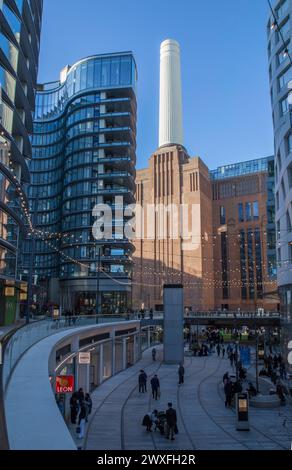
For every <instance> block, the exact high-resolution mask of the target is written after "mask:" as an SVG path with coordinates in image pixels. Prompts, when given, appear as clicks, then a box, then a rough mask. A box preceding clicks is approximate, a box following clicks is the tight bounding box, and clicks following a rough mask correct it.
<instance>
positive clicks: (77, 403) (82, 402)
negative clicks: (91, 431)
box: [70, 388, 92, 439]
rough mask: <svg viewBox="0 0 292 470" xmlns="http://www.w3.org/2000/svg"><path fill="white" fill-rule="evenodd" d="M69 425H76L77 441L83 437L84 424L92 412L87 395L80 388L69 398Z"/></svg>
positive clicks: (90, 402) (89, 398) (90, 401)
mask: <svg viewBox="0 0 292 470" xmlns="http://www.w3.org/2000/svg"><path fill="white" fill-rule="evenodd" d="M70 409H71V423H72V424H77V428H76V433H77V435H78V437H79V439H82V438H83V437H84V431H85V423H86V422H87V421H88V416H89V415H90V413H91V410H92V400H91V397H90V395H89V393H84V391H83V389H82V388H80V389H79V390H78V392H74V393H73V395H72V397H71V398H70Z"/></svg>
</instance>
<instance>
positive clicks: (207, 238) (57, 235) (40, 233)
mask: <svg viewBox="0 0 292 470" xmlns="http://www.w3.org/2000/svg"><path fill="white" fill-rule="evenodd" d="M10 163H11V165H12V162H10ZM12 172H13V169H12ZM13 179H14V182H15V185H16V189H17V192H18V195H19V197H20V204H21V208H22V210H23V213H24V214H25V216H26V219H27V223H28V226H29V234H30V235H32V236H35V237H36V238H38V239H40V240H42V241H44V242H45V243H46V245H47V246H48V247H49V248H50V249H51V250H53V251H55V252H56V253H58V254H59V255H60V256H61V257H62V258H63V259H64V260H66V261H67V262H70V263H73V264H75V265H78V266H79V267H81V268H84V269H88V268H89V266H88V263H85V262H82V261H80V260H77V259H76V258H74V257H72V256H70V255H68V254H67V253H65V252H64V251H63V250H61V249H60V248H58V247H56V246H55V245H54V244H53V243H52V241H55V240H57V241H58V240H62V239H64V240H63V242H64V244H67V245H68V246H69V247H73V246H75V247H79V245H78V244H80V241H77V240H76V239H75V235H74V234H72V233H62V232H48V231H44V230H40V229H37V228H35V227H34V226H33V223H32V220H31V215H30V211H29V208H28V205H27V198H26V195H25V194H24V192H23V190H22V187H21V185H20V183H19V181H18V179H17V176H16V175H13ZM263 234H264V236H267V232H266V230H264V232H263ZM225 236H226V238H230V239H231V240H232V239H233V238H234V239H236V240H237V243H236V242H233V246H238V242H239V240H240V234H238V233H234V234H232V233H231V234H230V233H229V234H227V233H226V232H225ZM251 236H252V237H253V236H254V233H253V232H251ZM68 238H70V239H71V240H70V242H69V241H68ZM72 238H74V242H75V243H74V242H73V240H72ZM79 238H80V239H81V238H82V235H81V236H80V237H79ZM220 238H221V233H220V234H218V235H216V234H206V233H205V234H204V235H202V236H201V237H198V239H200V242H201V246H202V247H206V246H208V245H210V243H212V245H213V247H215V246H216V241H217V240H220ZM66 240H67V243H66ZM152 242H153V243H155V242H156V243H157V241H155V240H152ZM82 245H83V244H82ZM243 245H244V246H245V247H247V246H248V243H244V244H243ZM258 245H260V243H255V246H258ZM146 252H147V250H145V249H144V250H143V255H145V253H146ZM148 253H149V255H153V250H150V251H148ZM173 256H177V257H180V255H178V254H173ZM184 257H185V258H190V259H192V260H194V261H195V260H196V259H200V260H202V261H212V262H214V261H215V258H209V259H207V258H206V257H203V258H202V257H201V256H196V255H194V254H189V255H187V254H186V253H184ZM218 261H219V262H220V263H221V262H222V259H219V260H218ZM227 262H228V263H229V264H230V263H231V262H232V260H231V259H227ZM284 262H285V261H282V264H283V263H284ZM288 262H289V260H287V263H288ZM254 268H255V270H256V269H258V268H259V266H257V265H255V266H254ZM261 268H267V265H266V264H265V263H262V264H261ZM95 269H96V272H97V271H98V268H95ZM99 269H100V271H101V272H102V273H103V274H104V275H105V276H106V277H108V278H109V279H111V280H112V281H114V282H115V283H117V284H120V285H128V282H123V281H121V280H119V279H117V278H116V277H114V276H112V275H111V274H110V273H109V272H107V271H106V270H105V269H104V268H103V267H100V268H99ZM134 272H135V274H137V275H142V274H143V276H151V277H152V278H153V276H154V275H155V276H158V277H167V278H171V277H172V278H180V279H181V277H182V275H183V277H184V279H185V278H186V277H187V276H196V274H195V272H194V274H189V273H183V274H182V273H180V272H173V271H172V270H171V268H169V267H167V268H166V269H164V270H163V271H159V270H157V269H155V268H151V267H148V266H143V270H142V271H139V270H137V269H136V268H135V269H134ZM228 272H229V273H230V274H234V275H236V274H240V272H241V268H234V269H233V268H229V269H228ZM219 274H222V270H219V269H218V270H213V271H205V270H204V275H203V277H202V280H199V281H189V282H188V281H187V280H186V279H185V281H184V283H185V286H186V288H193V287H194V286H200V287H202V286H203V287H215V288H216V287H217V288H222V287H225V286H228V287H248V286H253V285H254V286H256V285H258V284H259V283H253V282H250V281H247V280H246V281H240V280H229V281H223V280H216V279H214V277H213V276H216V275H219ZM198 275H200V273H198ZM208 276H212V277H208ZM132 284H133V285H139V286H145V287H146V286H147V287H157V283H155V284H154V283H153V284H151V283H146V284H145V282H143V283H140V282H136V281H132ZM260 284H263V285H274V281H264V280H263V281H262V282H261V283H260Z"/></svg>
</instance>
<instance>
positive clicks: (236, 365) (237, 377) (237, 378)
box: [235, 340, 239, 382]
mask: <svg viewBox="0 0 292 470" xmlns="http://www.w3.org/2000/svg"><path fill="white" fill-rule="evenodd" d="M235 344H236V364H235V367H236V381H237V382H238V380H239V376H238V340H236V343H235Z"/></svg>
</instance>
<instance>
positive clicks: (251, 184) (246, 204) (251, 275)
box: [210, 156, 279, 311]
mask: <svg viewBox="0 0 292 470" xmlns="http://www.w3.org/2000/svg"><path fill="white" fill-rule="evenodd" d="M210 177H211V182H212V199H213V204H212V209H213V210H212V212H213V217H212V219H213V222H212V225H213V259H214V265H213V270H214V296H215V305H214V306H215V308H216V309H222V308H226V309H229V310H237V309H238V308H239V307H240V308H241V309H242V310H248V311H254V310H257V309H258V308H264V309H265V310H273V311H277V309H278V302H279V300H278V292H277V278H276V274H277V265H276V233H275V232H276V230H275V197H274V191H275V178H274V157H273V156H272V157H267V158H260V159H256V160H250V161H246V162H241V163H235V164H231V165H226V166H222V167H219V168H217V169H216V170H214V171H211V172H210Z"/></svg>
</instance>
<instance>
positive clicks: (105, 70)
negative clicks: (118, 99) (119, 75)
mask: <svg viewBox="0 0 292 470" xmlns="http://www.w3.org/2000/svg"><path fill="white" fill-rule="evenodd" d="M110 71H111V62H110V59H102V66H101V86H108V85H109V83H110Z"/></svg>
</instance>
